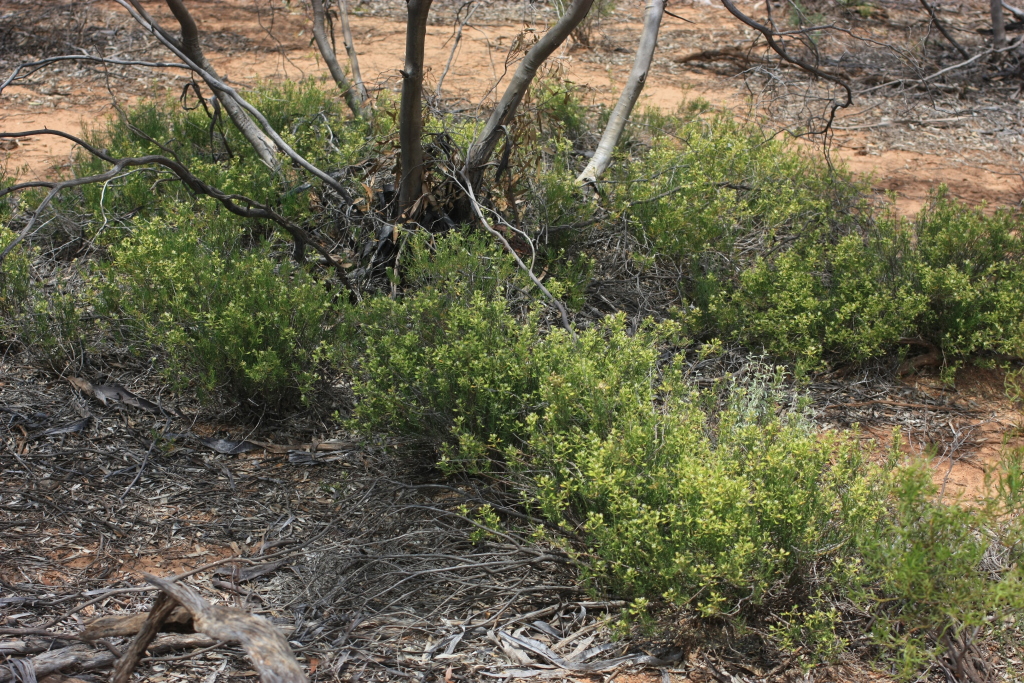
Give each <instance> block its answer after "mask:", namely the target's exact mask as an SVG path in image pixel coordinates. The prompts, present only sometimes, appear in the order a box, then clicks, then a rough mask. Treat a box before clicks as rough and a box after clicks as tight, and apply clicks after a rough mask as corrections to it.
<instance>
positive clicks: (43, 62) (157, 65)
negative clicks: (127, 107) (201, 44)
mask: <svg viewBox="0 0 1024 683" xmlns="http://www.w3.org/2000/svg"><path fill="white" fill-rule="evenodd" d="M58 62H97V63H99V64H113V65H115V66H148V67H150V68H154V69H189V67H188V65H186V64H179V63H177V62H144V61H139V60H135V59H113V58H110V57H94V56H93V55H60V56H59V57H47V58H46V59H40V60H39V61H37V62H27V63H25V64H19V65H18V66H17V67H15V69H14V71H13V72H12V73H11V75H10V76H8V77H7V80H5V81H4V82H3V83H0V93H2V92H3V91H4V88H6V87H7V86H9V85H11V84H12V83H17V82H18V81H21V80H24V79H26V78H28V77H29V76H31V75H32V74H34V73H35V72H36V71H39V69H42V68H44V67H47V66H49V65H50V64H56V63H58ZM24 69H31V71H29V72H28V73H26V74H24V75H22V73H21V72H22V70H24ZM189 70H190V71H191V69H189Z"/></svg>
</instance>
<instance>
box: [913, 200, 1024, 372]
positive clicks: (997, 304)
mask: <svg viewBox="0 0 1024 683" xmlns="http://www.w3.org/2000/svg"><path fill="white" fill-rule="evenodd" d="M913 230H914V236H915V237H916V239H917V253H916V254H915V256H916V258H914V259H913V260H911V263H912V265H913V266H914V267H915V268H916V272H915V273H914V275H915V276H916V280H917V282H916V283H915V284H916V285H917V287H918V288H919V289H920V291H921V292H922V293H923V295H924V296H925V297H927V299H928V308H927V310H926V312H924V313H923V315H922V316H921V319H920V323H919V324H918V327H917V329H918V331H919V332H920V333H921V334H922V335H923V336H924V337H925V338H927V339H929V340H932V341H934V342H935V343H936V344H940V345H941V346H942V348H943V350H944V351H945V352H947V353H948V354H950V355H952V356H966V355H970V354H974V353H979V352H983V351H990V352H996V353H1001V354H1006V355H1009V356H1014V357H1017V358H1021V357H1024V235H1022V233H1021V222H1020V218H1019V216H1017V215H1015V214H1013V213H1011V212H1009V211H1006V210H1001V211H998V212H996V213H995V215H993V216H986V215H985V214H984V212H983V210H982V209H980V208H970V207H968V206H966V205H965V204H963V203H962V202H959V201H957V200H955V199H953V198H951V197H949V196H948V194H947V192H946V188H945V187H942V188H940V189H939V190H938V191H937V192H936V194H935V196H934V197H933V198H932V201H931V203H930V204H929V205H928V206H926V207H925V208H924V209H923V210H922V211H921V212H920V213H919V214H918V216H917V218H916V219H915V220H914V223H913Z"/></svg>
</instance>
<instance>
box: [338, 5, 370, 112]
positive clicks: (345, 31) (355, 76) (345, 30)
mask: <svg viewBox="0 0 1024 683" xmlns="http://www.w3.org/2000/svg"><path fill="white" fill-rule="evenodd" d="M338 14H340V15H341V36H342V38H343V39H344V40H345V52H347V53H348V61H349V64H350V65H351V66H352V81H353V82H354V83H355V86H356V91H357V92H358V93H359V99H360V100H361V101H362V103H363V108H364V111H365V108H366V101H367V100H369V99H370V96H369V95H368V94H367V92H366V85H365V84H364V83H363V74H362V73H361V72H360V71H359V55H357V54H356V44H355V41H354V40H352V27H351V26H349V24H348V0H338Z"/></svg>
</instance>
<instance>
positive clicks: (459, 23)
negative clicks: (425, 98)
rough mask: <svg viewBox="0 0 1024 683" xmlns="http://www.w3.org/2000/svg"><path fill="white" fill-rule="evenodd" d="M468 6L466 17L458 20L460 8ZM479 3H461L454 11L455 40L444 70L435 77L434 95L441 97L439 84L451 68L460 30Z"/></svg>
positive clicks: (471, 16)
mask: <svg viewBox="0 0 1024 683" xmlns="http://www.w3.org/2000/svg"><path fill="white" fill-rule="evenodd" d="M466 7H469V11H468V12H466V18H465V19H463V20H462V21H459V16H460V15H461V14H462V10H463V9H465V8H466ZM478 7H480V5H479V4H475V3H474V0H469V2H467V3H465V4H463V5H462V6H461V7H459V9H458V10H456V11H455V26H456V28H455V42H454V43H453V44H452V49H451V52H449V53H448V62H447V63H446V64H445V65H444V71H442V72H441V77H440V78H439V79H437V89H436V90H435V91H434V97H438V98H439V97H441V86H442V85H443V84H444V79H445V76H447V75H448V71H449V70H450V69H451V68H452V61H454V59H455V53H456V52H458V50H459V44H460V43H461V42H462V30H463V29H464V28H465V27H466V24H468V23H469V20H470V19H472V18H473V13H474V12H476V10H477V8H478Z"/></svg>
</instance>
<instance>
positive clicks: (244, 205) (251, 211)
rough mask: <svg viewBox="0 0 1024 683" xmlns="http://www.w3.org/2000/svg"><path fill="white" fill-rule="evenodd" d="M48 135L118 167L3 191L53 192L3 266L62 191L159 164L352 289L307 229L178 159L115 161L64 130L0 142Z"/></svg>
mask: <svg viewBox="0 0 1024 683" xmlns="http://www.w3.org/2000/svg"><path fill="white" fill-rule="evenodd" d="M46 134H50V135H58V136H60V137H63V138H66V139H68V140H71V141H72V142H74V143H76V144H78V145H81V146H82V147H83V148H85V149H86V150H87V151H88V152H89V153H90V154H94V155H95V156H97V157H99V158H100V159H103V160H104V161H106V162H108V163H111V164H113V165H114V167H113V168H112V169H110V170H109V171H107V172H105V173H100V174H98V175H94V176H87V177H85V178H74V179H72V180H66V181H63V182H48V181H32V182H28V183H21V184H18V185H14V186H11V187H8V188H5V189H3V190H0V197H3V196H5V195H8V194H11V193H12V192H18V191H20V190H24V189H27V188H30V187H49V188H50V192H48V193H47V195H46V197H44V198H43V201H42V202H40V203H39V205H38V206H37V207H36V209H35V211H34V212H33V213H32V217H31V218H30V219H29V221H28V224H27V225H26V226H25V227H24V228H23V229H22V231H21V232H20V233H19V234H18V236H17V237H16V238H15V239H13V240H11V242H10V243H9V244H8V245H7V246H6V247H4V250H3V251H0V263H3V260H4V259H5V258H6V257H7V255H8V254H9V253H10V252H11V250H13V249H14V247H16V246H17V245H18V244H19V243H20V242H21V241H22V240H24V239H25V238H26V237H28V236H29V235H31V234H32V228H33V227H34V226H35V224H36V221H37V220H38V219H39V216H40V214H41V213H42V211H43V210H44V209H45V208H46V207H47V206H49V204H50V202H52V201H53V198H54V197H56V196H57V194H58V193H60V191H61V190H64V189H67V188H69V187H78V186H81V185H88V184H91V183H102V182H106V181H107V180H110V179H111V178H114V177H116V176H117V175H118V174H119V173H121V171H123V170H124V169H125V168H130V167H136V166H148V165H154V164H155V165H157V166H163V167H164V168H167V169H169V170H170V171H171V172H173V173H174V174H175V175H176V176H178V179H179V180H181V181H182V182H183V183H185V185H186V186H187V187H188V188H189V189H190V190H192V192H194V193H195V194H199V195H206V196H207V197H212V198H213V199H216V200H217V201H218V202H220V203H221V205H222V206H224V208H226V209H227V210H228V211H230V212H231V213H233V214H235V215H236V216H242V217H243V218H261V219H269V220H272V221H274V222H275V223H277V224H278V225H279V226H281V227H282V228H284V230H285V231H286V232H287V233H288V234H289V235H291V237H292V239H293V240H294V242H295V247H296V248H295V256H296V260H297V261H301V260H302V247H303V245H306V244H308V245H309V246H311V247H313V249H314V250H316V252H317V253H318V254H320V255H321V256H323V257H324V259H326V260H327V264H328V265H330V266H332V267H334V269H335V271H336V272H337V273H338V277H339V279H340V280H341V282H342V283H343V284H344V285H345V287H347V288H348V289H349V290H351V289H352V287H351V285H350V283H349V281H348V276H347V275H346V274H345V271H344V268H343V267H342V265H341V263H339V262H338V260H337V259H335V258H334V256H333V254H331V252H330V250H329V249H327V247H325V246H324V245H322V244H320V243H319V242H318V241H317V240H316V239H315V238H314V237H313V236H312V235H311V234H309V232H308V231H306V230H305V229H304V228H302V227H300V226H299V225H297V224H296V223H294V222H292V221H291V220H289V219H287V218H285V217H284V216H282V215H281V214H279V213H277V212H276V211H274V210H273V209H271V208H270V207H268V206H265V205H263V204H261V203H259V202H257V201H255V200H254V199H250V198H249V197H245V196H243V195H237V194H226V193H224V192H222V191H221V190H219V189H217V188H216V187H213V186H212V185H210V184H208V183H206V182H205V181H203V180H200V179H199V178H197V177H196V176H194V175H193V174H192V173H191V172H190V171H189V170H188V169H187V168H185V166H184V165H182V164H181V162H179V161H177V160H175V159H170V158H168V157H165V156H160V155H155V154H154V155H149V156H144V157H129V158H124V159H115V158H114V157H111V156H110V155H109V154H107V153H106V152H105V151H103V150H98V149H96V148H95V147H93V146H92V145H90V144H88V143H87V142H85V141H84V140H82V139H80V138H77V137H75V136H74V135H70V134H68V133H64V132H61V131H52V130H32V131H26V132H21V133H0V139H3V138H19V137H28V136H32V135H46Z"/></svg>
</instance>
